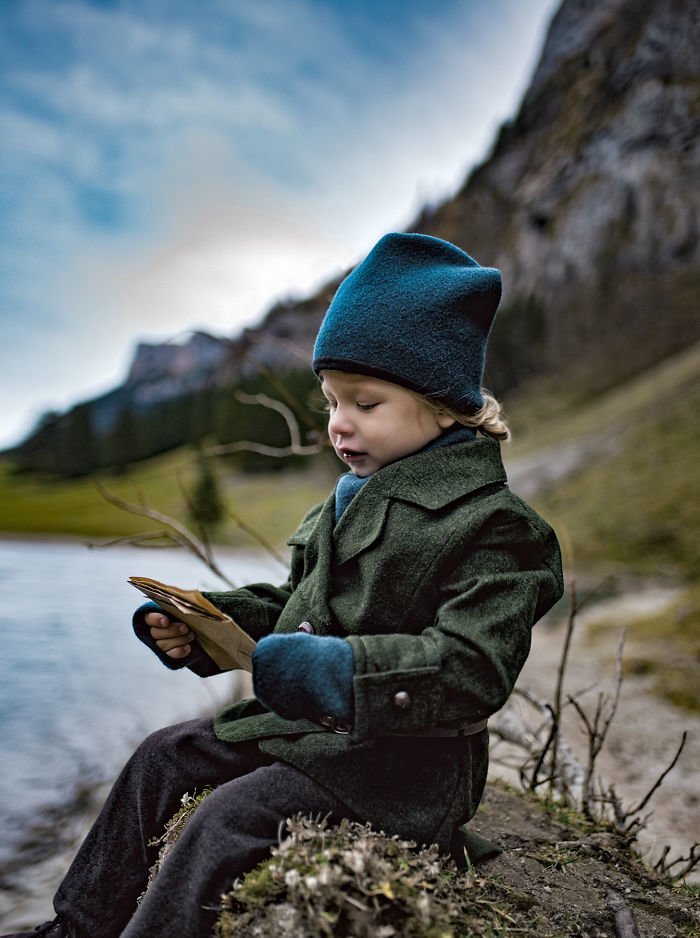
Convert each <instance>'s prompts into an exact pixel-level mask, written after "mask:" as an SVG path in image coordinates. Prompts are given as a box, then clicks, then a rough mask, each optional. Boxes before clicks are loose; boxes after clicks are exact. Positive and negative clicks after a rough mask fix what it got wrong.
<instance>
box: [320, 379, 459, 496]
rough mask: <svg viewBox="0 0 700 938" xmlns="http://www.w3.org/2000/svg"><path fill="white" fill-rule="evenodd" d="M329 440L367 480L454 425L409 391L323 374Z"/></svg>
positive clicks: (378, 382)
mask: <svg viewBox="0 0 700 938" xmlns="http://www.w3.org/2000/svg"><path fill="white" fill-rule="evenodd" d="M321 389H322V390H323V393H324V395H325V397H326V400H327V401H328V407H329V411H330V417H329V418H328V436H329V437H330V440H331V443H332V444H333V448H334V449H335V451H336V453H337V454H338V456H339V457H340V458H341V459H342V460H343V462H344V463H346V464H347V465H348V466H349V467H350V469H351V470H352V472H354V474H355V475H356V476H362V477H364V476H368V475H371V474H372V473H373V472H376V471H377V469H381V468H382V466H386V465H388V464H389V463H391V462H395V461H396V460H397V459H401V458H402V457H403V456H408V455H410V454H411V453H415V452H417V451H418V450H419V449H422V448H423V447H424V446H426V445H427V444H428V443H429V442H430V441H431V440H434V439H435V438H436V437H438V436H440V434H441V433H442V431H443V430H445V429H447V427H449V426H451V425H452V424H453V423H454V418H452V417H450V416H448V415H447V414H435V413H433V412H432V411H431V410H430V409H429V408H428V407H426V406H425V404H424V403H423V402H422V401H421V400H420V399H419V398H418V397H416V395H415V394H413V393H412V392H411V391H408V390H407V389H406V388H402V387H400V386H399V385H398V384H391V383H390V382H389V381H380V380H379V379H378V378H368V377H365V376H364V375H356V374H350V373H348V372H344V371H322V372H321Z"/></svg>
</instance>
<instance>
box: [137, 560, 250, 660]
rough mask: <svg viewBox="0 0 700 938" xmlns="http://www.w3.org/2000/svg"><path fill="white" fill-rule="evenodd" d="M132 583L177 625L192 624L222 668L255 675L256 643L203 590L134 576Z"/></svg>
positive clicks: (204, 647) (199, 637)
mask: <svg viewBox="0 0 700 938" xmlns="http://www.w3.org/2000/svg"><path fill="white" fill-rule="evenodd" d="M129 583H131V585H132V586H135V587H136V589H138V590H140V591H141V592H142V593H143V594H144V596H147V597H148V598H149V599H151V600H153V602H154V603H157V604H158V605H159V606H160V608H161V609H162V610H163V611H164V612H166V613H167V614H168V615H169V616H170V617H171V618H172V619H173V620H174V621H175V622H184V623H185V624H186V625H189V627H190V628H191V629H192V631H193V632H194V634H195V635H196V636H197V640H198V641H199V643H200V645H201V646H202V648H203V649H204V650H205V651H206V653H207V654H208V655H209V657H210V658H212V659H213V660H214V661H215V662H216V663H217V664H218V666H219V667H220V668H223V669H224V670H229V669H233V668H240V669H243V670H244V671H249V672H251V673H252V670H253V663H252V655H253V652H254V650H255V642H254V641H253V639H252V638H251V637H250V635H248V633H247V632H246V631H245V630H244V629H242V628H241V626H240V625H238V623H237V622H234V620H233V619H232V618H231V617H230V616H227V615H225V614H224V613H223V612H221V610H220V609H217V608H216V606H214V605H213V604H212V603H210V602H209V600H208V599H207V598H206V597H205V596H202V594H201V593H200V592H199V590H184V589H180V587H178V586H168V585H167V584H165V583H159V582H158V580H151V579H150V578H149V577H145V576H130V577H129Z"/></svg>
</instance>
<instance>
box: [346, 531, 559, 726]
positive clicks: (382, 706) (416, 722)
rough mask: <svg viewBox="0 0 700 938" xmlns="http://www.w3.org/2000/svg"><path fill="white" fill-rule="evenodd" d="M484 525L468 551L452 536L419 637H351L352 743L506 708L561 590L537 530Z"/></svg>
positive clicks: (551, 553)
mask: <svg viewBox="0 0 700 938" xmlns="http://www.w3.org/2000/svg"><path fill="white" fill-rule="evenodd" d="M538 520H539V521H540V522H541V524H540V525H537V524H534V523H533V522H532V521H531V520H530V519H529V518H528V517H526V516H520V517H517V516H516V517H513V516H511V517H510V518H508V517H506V518H505V519H504V518H503V517H501V518H500V519H499V520H498V521H497V522H495V521H493V520H491V521H488V522H486V523H485V524H484V525H483V527H482V528H481V530H480V532H479V534H478V535H477V537H476V538H475V539H474V540H472V541H471V542H470V543H469V544H463V543H460V540H459V536H458V534H456V535H454V536H453V537H452V538H451V539H450V542H449V543H448V544H447V545H446V546H445V549H444V550H443V553H442V556H441V558H440V560H439V561H438V563H437V565H435V566H433V572H434V575H435V576H436V577H437V578H438V580H439V582H438V584H437V585H436V589H437V591H438V597H439V598H438V610H437V614H436V616H435V619H434V621H433V622H431V623H427V624H426V628H425V629H424V630H423V631H422V633H421V634H419V635H405V634H401V635H399V634H379V635H356V636H351V637H350V638H349V639H348V640H349V641H350V643H351V644H352V648H353V652H354V655H355V679H354V703H355V722H354V728H353V740H354V741H356V742H361V741H363V740H364V739H369V738H372V737H377V736H386V735H388V734H392V733H402V734H403V733H411V732H415V731H421V730H425V729H428V728H430V727H436V726H443V727H459V726H462V725H466V724H469V723H474V722H476V721H478V720H481V719H484V718H485V717H488V716H490V715H491V714H492V713H495V712H496V711H497V710H498V709H500V707H502V706H503V704H504V703H505V701H506V700H507V698H508V696H509V694H510V692H511V690H512V689H513V685H514V684H515V680H516V678H517V676H518V674H519V673H520V670H521V668H522V666H523V664H524V663H525V659H526V658H527V655H528V652H529V650H530V631H531V628H532V626H533V625H534V623H535V622H536V621H537V620H538V619H539V618H540V617H541V616H543V615H544V613H545V612H546V611H547V610H548V609H549V608H550V607H551V606H552V605H553V604H554V603H555V602H556V601H557V599H559V597H560V596H561V595H562V592H563V579H562V572H561V556H560V553H559V546H558V544H557V541H556V538H555V536H554V533H553V532H552V531H551V529H550V528H549V527H548V526H547V525H546V524H545V523H544V522H543V521H541V519H538Z"/></svg>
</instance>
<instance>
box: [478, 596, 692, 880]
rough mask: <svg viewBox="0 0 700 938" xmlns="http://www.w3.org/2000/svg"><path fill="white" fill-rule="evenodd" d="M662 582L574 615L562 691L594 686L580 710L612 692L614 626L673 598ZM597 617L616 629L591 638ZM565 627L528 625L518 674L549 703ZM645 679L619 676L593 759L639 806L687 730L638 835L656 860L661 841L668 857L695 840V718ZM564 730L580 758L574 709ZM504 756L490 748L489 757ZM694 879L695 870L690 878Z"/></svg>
mask: <svg viewBox="0 0 700 938" xmlns="http://www.w3.org/2000/svg"><path fill="white" fill-rule="evenodd" d="M676 595H677V594H676V592H675V591H674V590H672V589H669V588H667V587H660V586H649V587H647V588H645V589H639V590H636V591H635V592H634V593H633V594H624V595H622V596H619V597H617V598H615V599H611V600H609V601H605V602H600V603H598V604H597V605H595V606H590V607H589V608H588V609H587V610H584V612H583V613H582V614H581V615H580V616H579V617H578V621H577V626H576V631H575V633H574V638H573V642H572V646H571V652H570V659H569V666H568V671H567V674H568V679H567V682H566V691H567V692H568V693H571V694H575V693H577V692H579V691H581V690H582V689H584V688H586V687H589V686H591V685H595V687H594V689H592V690H591V691H589V692H588V693H587V694H585V695H584V697H582V698H581V701H580V702H581V704H582V705H584V709H585V710H586V711H587V712H590V711H592V710H594V708H595V703H596V700H597V695H598V693H599V692H601V691H602V692H604V693H606V694H608V695H612V693H613V692H614V688H615V659H616V652H617V642H618V637H619V630H618V626H620V627H621V626H623V625H624V624H625V622H626V621H631V620H633V619H634V618H636V617H638V616H641V615H644V614H652V615H653V614H654V612H655V611H661V609H662V608H664V607H665V606H666V605H667V604H668V603H670V602H672V601H673V600H674V599H675V598H676ZM596 621H614V622H615V623H616V627H615V628H612V629H610V630H605V631H604V632H603V633H602V634H601V633H600V631H596V637H595V642H592V641H591V637H590V628H589V627H590V626H591V625H592V624H593V623H595V622H596ZM564 631H565V625H564V622H563V621H562V620H561V619H559V620H556V619H554V618H549V619H545V620H543V622H542V623H540V624H539V625H538V626H537V627H536V628H535V630H534V633H533V647H532V652H531V654H530V657H529V659H528V662H527V664H526V665H525V668H524V670H523V673H522V675H521V679H520V682H519V684H520V686H522V687H527V688H529V689H530V690H532V691H533V692H534V693H536V694H537V695H538V696H539V697H542V698H545V699H546V700H551V699H552V696H553V691H554V687H555V682H556V675H557V668H558V665H559V660H560V656H561V649H562V644H563V638H564ZM651 681H652V678H651V677H646V676H640V675H630V676H626V677H625V680H624V682H623V685H622V693H621V698H620V703H619V708H618V712H617V715H616V717H615V719H614V721H613V723H612V726H611V729H610V733H609V737H608V742H607V745H606V746H605V748H604V750H603V752H602V753H601V755H600V757H599V760H598V768H599V774H600V775H601V777H602V778H603V779H604V780H605V781H606V783H608V784H610V783H612V784H614V785H615V788H616V789H617V791H618V794H620V795H621V796H622V798H623V803H624V804H625V805H630V804H632V803H638V802H639V800H640V799H641V798H642V797H643V796H644V795H645V794H646V793H647V791H648V790H649V789H650V788H651V786H652V785H653V784H654V782H655V781H656V779H657V778H658V777H659V775H660V774H661V772H662V771H663V770H664V769H665V768H666V766H668V764H669V763H670V761H671V759H672V758H673V755H674V753H675V751H676V749H677V747H678V744H679V742H680V739H681V735H682V733H683V731H684V730H687V731H688V740H687V742H686V746H685V749H684V751H683V753H682V755H681V757H680V759H679V761H678V763H677V765H676V766H675V768H674V769H673V770H672V772H670V773H669V775H668V776H667V777H666V778H665V779H664V781H663V784H662V785H661V787H660V788H659V789H658V791H657V792H656V793H655V794H654V796H653V798H652V800H651V802H650V804H649V810H651V811H652V812H653V813H652V816H651V818H650V819H649V822H648V826H647V828H646V830H645V831H644V832H643V833H642V834H641V835H640V846H641V847H642V849H643V850H644V852H645V853H647V854H648V856H649V857H651V858H653V859H656V858H657V857H658V856H659V854H660V853H661V851H662V849H663V848H664V846H665V845H666V844H669V845H670V847H671V856H678V855H681V854H687V852H688V847H689V845H690V844H691V843H694V842H696V841H700V716H698V715H695V714H691V713H686V712H684V711H681V710H678V709H676V708H675V707H673V706H671V705H670V704H668V703H666V702H665V701H663V700H661V699H659V698H658V697H657V696H656V695H655V694H654V692H653V690H652V687H651ZM516 700H517V698H514V703H515V706H516V707H517V708H518V711H519V712H520V713H521V714H523V715H524V716H525V715H530V716H531V715H532V711H529V710H528V708H527V705H526V704H524V703H516V702H515V701H516ZM564 735H565V737H566V739H567V740H568V741H569V743H570V744H571V745H572V747H573V748H574V750H575V751H576V752H577V755H578V756H579V757H580V758H581V759H582V760H584V761H585V759H586V737H585V735H584V733H583V732H582V729H581V724H580V721H579V720H578V718H577V717H576V715H575V714H574V712H573V710H572V709H571V708H569V710H568V712H567V714H566V716H565V719H564ZM499 752H500V753H501V754H505V753H504V747H503V746H501V747H500V749H499V746H498V745H497V746H496V747H495V749H494V755H496V757H498V755H499ZM492 773H493V774H494V775H496V776H500V777H505V778H507V779H508V780H509V781H515V773H513V772H512V771H509V770H506V769H504V768H503V767H502V766H499V765H495V764H494V766H493V767H492ZM690 880H691V881H693V882H700V871H696V873H695V874H693V875H692V876H691V877H690Z"/></svg>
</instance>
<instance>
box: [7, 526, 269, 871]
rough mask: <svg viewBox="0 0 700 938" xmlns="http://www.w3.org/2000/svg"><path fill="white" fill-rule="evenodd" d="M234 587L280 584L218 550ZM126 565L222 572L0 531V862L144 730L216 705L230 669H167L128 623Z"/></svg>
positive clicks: (227, 687) (251, 555)
mask: <svg viewBox="0 0 700 938" xmlns="http://www.w3.org/2000/svg"><path fill="white" fill-rule="evenodd" d="M218 558H219V561H220V563H221V565H222V566H223V567H224V569H225V570H226V573H227V574H228V576H230V577H231V579H233V580H235V582H236V584H237V585H243V584H245V583H250V582H255V581H259V580H267V581H271V582H275V583H277V582H282V581H283V580H284V578H285V575H284V572H283V570H282V567H281V566H280V564H279V563H277V562H276V561H275V560H274V559H273V558H272V557H269V556H268V555H265V554H262V553H256V552H252V551H251V552H244V551H240V552H239V551H236V552H231V551H229V552H223V551H221V552H219V554H218ZM130 575H142V576H150V577H153V578H155V579H159V580H162V581H164V582H166V583H175V584H177V585H181V586H184V587H197V588H199V589H222V588H225V587H223V586H222V584H221V582H220V581H218V580H217V578H216V577H214V575H213V574H211V573H210V572H209V571H208V570H207V569H206V568H205V567H204V566H203V565H202V564H201V563H199V562H198V561H197V560H196V559H195V558H194V557H192V556H190V555H189V554H187V553H185V552H184V551H177V550H156V549H145V548H132V547H123V546H122V547H114V548H108V549H99V550H90V549H88V548H87V547H86V546H85V545H83V544H80V543H74V542H71V543H65V542H60V541H55V542H44V541H22V540H0V591H1V592H0V595H1V596H2V601H1V603H0V641H1V643H2V644H1V653H0V738H1V739H2V745H3V756H2V764H1V768H0V831H2V833H3V836H2V842H1V843H0V862H1V863H4V862H6V861H7V860H8V859H9V858H10V857H11V856H12V853H13V850H14V849H15V848H16V846H17V844H18V843H19V841H20V840H21V838H22V836H23V832H24V831H25V829H26V828H27V826H28V824H30V823H31V822H32V820H33V819H34V818H36V817H37V816H38V815H41V814H42V813H44V812H45V811H46V809H47V808H52V807H58V806H60V805H62V804H65V803H66V802H68V801H70V799H71V797H72V796H73V794H74V793H75V791H76V790H77V789H78V788H79V787H80V786H82V785H84V784H86V783H88V784H89V783H90V782H91V781H93V780H94V781H102V780H105V779H111V778H113V777H114V775H115V774H116V773H117V772H118V770H119V769H120V767H121V765H122V764H123V763H124V761H125V760H126V758H127V757H128V756H129V754H130V753H131V751H132V750H133V749H134V747H135V745H136V744H137V743H138V742H139V741H140V740H141V739H142V738H143V737H144V736H145V735H147V734H148V733H149V732H151V731H152V730H154V729H157V728H158V727H161V726H166V725H168V724H170V723H175V722H178V721H181V720H184V719H189V718H190V717H192V716H199V715H201V714H202V713H208V712H212V713H213V712H214V711H215V710H216V709H218V708H219V707H220V706H221V705H222V704H224V703H225V702H226V701H227V700H228V699H229V698H230V696H231V694H232V691H233V689H234V686H235V684H234V682H235V680H236V678H235V675H231V674H225V675H218V676H216V677H213V678H208V679H206V680H204V679H202V678H198V677H196V676H195V675H193V674H191V673H190V672H189V671H187V670H183V671H180V672H171V671H169V670H168V669H167V668H165V667H164V666H163V665H162V664H160V662H159V661H158V659H157V658H156V657H155V655H153V654H152V653H151V652H150V651H149V650H148V649H147V648H146V646H145V645H143V644H142V643H141V642H139V641H138V639H136V637H135V635H134V633H133V631H132V628H131V616H132V613H133V610H134V609H135V608H136V607H137V606H139V605H140V604H141V602H142V601H145V599H144V597H142V596H141V595H140V593H138V591H137V590H135V589H134V588H133V587H132V586H130V585H129V584H128V583H127V582H126V578H127V577H128V576H130Z"/></svg>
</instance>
